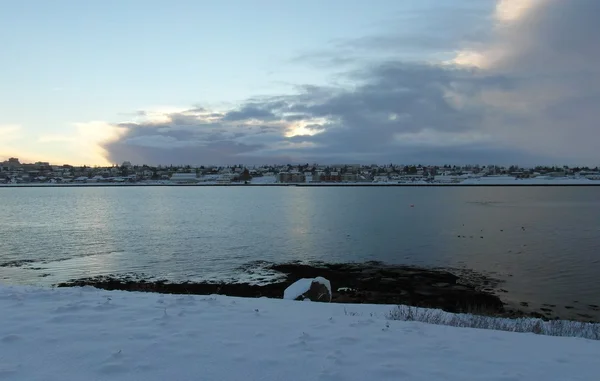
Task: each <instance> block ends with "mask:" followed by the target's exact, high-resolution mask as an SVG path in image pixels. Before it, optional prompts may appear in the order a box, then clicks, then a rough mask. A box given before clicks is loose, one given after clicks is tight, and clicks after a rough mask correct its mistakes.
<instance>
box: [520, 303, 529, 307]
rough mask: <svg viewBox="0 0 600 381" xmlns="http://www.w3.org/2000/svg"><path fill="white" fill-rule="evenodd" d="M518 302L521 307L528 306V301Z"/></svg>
mask: <svg viewBox="0 0 600 381" xmlns="http://www.w3.org/2000/svg"><path fill="white" fill-rule="evenodd" d="M519 304H520V305H521V306H523V307H529V303H527V302H521V303H519Z"/></svg>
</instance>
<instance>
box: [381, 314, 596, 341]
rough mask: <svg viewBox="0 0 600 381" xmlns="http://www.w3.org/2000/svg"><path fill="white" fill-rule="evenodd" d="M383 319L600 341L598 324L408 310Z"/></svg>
mask: <svg viewBox="0 0 600 381" xmlns="http://www.w3.org/2000/svg"><path fill="white" fill-rule="evenodd" d="M386 317H387V318H388V319H390V320H401V321H417V322H421V323H428V324H438V325H447V326H451V327H461V328H478V329H491V330H497V331H507V332H522V333H535V334H538V335H546V336H563V337H581V338H585V339H591V340H600V324H598V323H584V322H576V321H568V320H550V321H543V320H541V319H535V318H518V319H508V318H497V317H490V316H482V315H476V314H452V313H449V312H445V311H442V310H435V309H428V308H418V307H411V306H398V307H396V308H394V309H393V310H392V311H390V312H388V313H387V315H386Z"/></svg>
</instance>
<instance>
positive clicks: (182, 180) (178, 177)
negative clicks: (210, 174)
mask: <svg viewBox="0 0 600 381" xmlns="http://www.w3.org/2000/svg"><path fill="white" fill-rule="evenodd" d="M171 181H173V182H175V183H178V184H190V183H197V182H198V181H199V179H198V176H197V175H196V173H174V174H173V175H172V176H171Z"/></svg>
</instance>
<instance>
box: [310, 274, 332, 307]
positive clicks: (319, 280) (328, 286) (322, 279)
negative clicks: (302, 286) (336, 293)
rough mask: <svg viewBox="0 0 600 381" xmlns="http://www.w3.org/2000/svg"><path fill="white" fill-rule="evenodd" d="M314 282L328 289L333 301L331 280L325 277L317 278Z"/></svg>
mask: <svg viewBox="0 0 600 381" xmlns="http://www.w3.org/2000/svg"><path fill="white" fill-rule="evenodd" d="M313 282H317V283H321V284H322V285H324V286H325V287H327V290H329V296H330V300H329V301H331V295H333V292H331V282H329V280H327V279H325V278H323V277H320V276H318V277H316V278H315V279H314V280H313Z"/></svg>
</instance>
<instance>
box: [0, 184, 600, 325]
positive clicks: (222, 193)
mask: <svg viewBox="0 0 600 381" xmlns="http://www.w3.org/2000/svg"><path fill="white" fill-rule="evenodd" d="M295 260H302V261H311V260H320V261H326V262H362V261H367V260H378V261H383V262H388V263H395V264H408V265H418V266H428V267H446V268H464V269H469V270H475V271H478V272H482V273H485V274H488V275H491V276H494V277H496V278H498V279H500V280H502V281H503V283H502V284H501V286H500V288H502V289H503V290H505V291H506V292H502V293H501V295H500V296H501V297H502V298H503V299H504V300H505V301H507V302H510V303H519V302H527V303H528V304H529V306H530V307H532V308H534V307H538V308H539V307H541V306H542V305H543V304H550V305H556V307H551V308H552V309H553V310H555V311H556V312H558V313H561V314H562V313H575V314H577V313H581V314H588V315H593V316H595V317H600V312H598V310H597V308H595V307H594V306H595V305H599V304H600V187H526V186H523V187H414V188H413V187H406V188H403V187H312V188H311V187H81V188H77V187H74V188H12V189H11V188H0V282H2V283H8V284H39V285H51V284H55V283H58V282H61V281H66V280H70V279H74V278H81V277H89V276H95V275H108V274H127V273H135V274H139V275H142V276H144V277H148V278H165V279H169V280H174V281H182V280H205V279H223V280H232V279H233V280H243V278H244V277H251V276H256V274H254V273H252V272H249V271H248V267H247V266H246V265H247V264H248V263H253V262H256V261H273V262H286V261H295ZM259 275H262V274H259ZM566 306H569V307H573V308H568V309H565V307H566Z"/></svg>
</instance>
